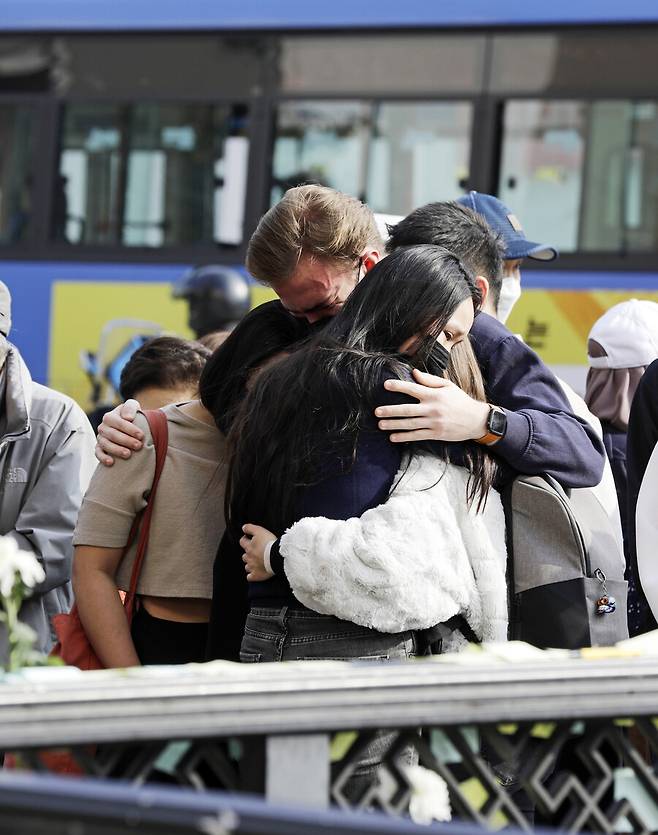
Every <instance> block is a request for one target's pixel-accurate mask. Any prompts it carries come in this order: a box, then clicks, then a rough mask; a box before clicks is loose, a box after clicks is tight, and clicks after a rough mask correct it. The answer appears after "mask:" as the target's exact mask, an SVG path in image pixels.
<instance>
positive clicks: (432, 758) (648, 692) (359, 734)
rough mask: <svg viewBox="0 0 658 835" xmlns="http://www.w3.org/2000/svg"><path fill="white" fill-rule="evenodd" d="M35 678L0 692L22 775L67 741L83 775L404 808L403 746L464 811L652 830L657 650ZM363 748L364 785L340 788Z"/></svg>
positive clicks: (4, 731)
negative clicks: (368, 757) (368, 770)
mask: <svg viewBox="0 0 658 835" xmlns="http://www.w3.org/2000/svg"><path fill="white" fill-rule="evenodd" d="M32 675H36V676H37V677H38V676H42V678H36V679H34V680H21V679H20V678H19V679H15V680H13V681H11V682H7V683H5V684H4V685H3V686H2V687H0V745H1V746H2V747H3V748H4V749H5V750H8V751H12V752H18V754H19V756H20V758H21V759H22V761H23V762H24V763H25V764H26V765H27V766H28V767H30V768H32V769H37V770H48V768H49V767H51V766H52V764H53V759H52V758H51V757H47V756H46V757H44V753H43V752H44V751H46V750H48V749H50V750H52V749H60V748H66V749H68V750H69V751H70V752H71V753H72V755H73V756H74V757H75V760H76V762H77V764H78V765H79V768H80V771H82V772H84V773H85V774H88V775H94V776H101V777H107V776H111V777H124V778H128V779H130V780H132V781H133V782H135V783H138V784H140V783H145V782H149V781H152V780H154V779H155V780H160V781H164V782H169V783H175V784H178V785H185V786H193V787H195V788H204V787H207V788H227V789H230V790H238V789H244V788H251V789H253V788H254V787H256V788H262V789H263V791H264V793H265V796H266V797H267V798H268V800H270V801H277V802H282V803H291V804H295V805H299V804H305V805H311V806H315V807H317V808H322V807H327V806H328V805H329V803H330V802H332V803H333V804H337V805H339V806H341V807H343V808H350V807H357V808H372V807H375V808H379V809H381V810H384V811H386V812H389V813H391V814H404V813H405V812H406V810H407V809H408V805H409V799H410V796H411V786H410V782H409V779H408V776H407V772H406V771H405V769H404V768H403V767H402V766H401V763H402V762H403V760H404V759H405V757H407V758H408V755H409V752H410V751H411V752H412V761H413V760H415V761H417V762H419V763H420V764H421V765H422V766H424V767H425V768H428V769H431V770H433V771H436V772H437V773H438V774H439V775H440V776H441V777H442V778H443V779H444V780H445V782H446V783H447V786H448V790H449V794H450V800H451V806H452V810H453V815H454V816H455V817H458V818H461V819H463V820H464V819H465V820H471V821H473V822H475V823H476V824H479V825H482V826H486V827H489V828H492V829H498V828H500V827H501V826H503V825H512V826H517V827H519V828H521V829H523V830H526V831H530V830H531V829H532V828H533V825H534V822H535V821H537V820H540V821H542V822H543V823H546V824H551V825H559V826H561V827H562V828H565V829H567V830H569V831H574V832H577V831H598V832H619V831H636V832H651V831H656V830H658V778H657V774H656V767H655V763H656V762H657V761H658V732H657V730H656V724H655V722H654V719H653V717H654V716H658V659H655V660H653V659H643V658H634V659H633V658H631V659H627V658H626V659H618V660H615V659H607V660H600V661H594V660H585V659H583V658H579V657H573V658H571V657H570V658H566V659H563V660H552V659H551V658H550V657H547V658H546V660H544V659H542V660H540V661H531V662H524V663H523V664H503V663H500V664H498V663H488V664H473V665H468V666H465V665H461V664H456V663H449V662H446V661H445V660H441V661H434V660H431V659H428V660H420V661H415V662H399V663H395V662H391V663H387V664H377V663H368V662H366V663H358V662H357V663H343V662H293V663H287V664H253V665H248V664H242V665H233V664H227V663H221V662H215V663H214V664H208V665H200V666H189V667H185V668H160V669H157V668H152V669H150V670H148V669H139V670H138V669H135V670H131V671H104V672H99V673H84V674H83V673H79V674H77V675H76V674H75V673H72V677H71V678H70V679H68V680H67V679H62V680H59V679H58V678H57V675H58V673H55V675H54V677H52V678H51V677H50V676H49V674H48V671H45V672H37V673H36V674H32ZM420 729H422V731H421V730H420ZM382 731H387V733H386V734H382V733H381V732H382ZM373 742H376V743H377V744H378V745H379V752H380V755H381V756H380V759H381V761H382V765H381V767H380V768H379V770H378V771H377V780H376V782H374V783H373V782H371V783H369V784H368V785H367V786H366V787H365V788H364V789H363V791H362V792H361V793H360V794H359V793H357V794H355V793H354V791H352V790H348V789H349V787H350V785H351V782H352V781H353V779H354V778H355V775H357V774H358V773H359V769H360V766H361V764H362V762H363V757H364V752H366V751H367V750H368V746H371V745H372V744H373ZM254 764H255V765H254ZM252 766H253V767H252ZM260 772H262V773H260ZM256 777H258V780H256ZM254 781H256V782H259V781H260V782H259V785H257V786H255V785H254Z"/></svg>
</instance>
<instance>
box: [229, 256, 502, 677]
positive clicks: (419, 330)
mask: <svg viewBox="0 0 658 835" xmlns="http://www.w3.org/2000/svg"><path fill="white" fill-rule="evenodd" d="M479 302H480V296H479V291H478V289H477V286H476V284H475V282H474V280H473V278H472V276H471V275H470V274H469V273H468V272H467V271H466V270H465V269H464V267H463V266H462V265H461V263H460V262H459V261H458V260H457V258H455V257H454V256H453V255H452V254H451V253H449V252H447V250H444V249H442V248H440V247H433V246H417V247H410V248H407V249H402V250H400V251H398V252H395V253H393V254H392V255H390V256H389V257H388V258H386V259H385V260H384V261H382V262H380V263H379V264H377V265H376V266H375V267H374V268H373V269H372V270H371V271H370V272H369V273H368V274H367V276H366V277H365V278H364V279H363V280H362V281H361V282H360V284H359V285H358V286H357V287H356V289H355V290H354V291H353V292H352V294H351V296H350V297H349V299H348V300H347V302H346V303H345V305H344V307H343V309H342V311H341V312H340V313H339V314H338V315H337V316H335V317H334V319H333V320H332V321H331V322H330V323H329V324H328V325H326V326H325V327H324V329H323V330H322V332H321V333H319V334H318V335H316V336H315V337H313V338H312V339H311V340H310V341H309V342H308V343H306V344H305V345H304V346H303V347H302V348H300V349H298V350H297V351H295V352H294V353H293V354H292V355H291V356H289V357H288V358H287V359H284V360H282V361H281V362H279V363H277V364H276V365H275V366H274V367H272V368H271V369H268V370H266V371H265V372H263V374H262V375H261V377H260V378H259V379H258V381H257V382H256V383H255V384H254V387H253V389H252V391H251V392H250V394H249V396H248V397H247V399H246V401H245V402H244V404H243V406H242V408H241V410H240V412H239V414H238V415H237V417H236V419H235V421H234V422H233V426H232V429H231V434H230V437H229V445H230V448H231V453H230V456H231V458H230V465H229V466H230V471H229V479H228V488H227V494H226V514H227V524H228V529H227V536H228V537H232V538H233V541H234V542H237V541H238V540H242V542H241V545H242V548H243V549H245V551H246V550H248V548H249V546H250V544H251V540H252V538H253V539H257V538H258V539H259V545H260V544H262V543H261V542H260V533H261V531H262V530H265V531H266V532H268V531H271V532H272V534H271V536H273V537H280V536H281V535H282V534H284V532H285V531H286V530H288V529H290V528H291V527H292V526H294V525H295V523H297V522H299V521H300V520H302V519H304V518H318V517H324V518H325V519H327V518H328V519H330V520H348V519H355V518H359V517H361V516H362V515H363V514H364V513H367V512H368V511H369V510H371V509H374V508H376V507H377V506H379V505H382V504H384V503H386V501H387V500H388V499H389V496H390V495H391V494H392V495H393V496H394V495H395V490H396V478H397V477H398V474H399V472H400V471H401V465H402V464H403V462H402V458H401V453H400V448H399V447H398V446H396V445H395V444H392V443H390V442H389V440H388V436H387V435H386V433H383V432H381V431H380V430H379V429H378V427H377V423H376V420H375V417H374V410H375V408H376V407H377V406H379V405H381V404H382V403H386V402H400V400H399V395H393V394H392V393H390V392H388V391H387V390H386V389H385V388H384V381H385V380H387V379H390V378H391V377H397V378H400V379H408V378H409V376H410V372H411V369H412V368H420V369H422V370H426V371H428V372H431V373H434V374H437V373H439V374H443V373H444V372H445V371H446V368H447V367H448V365H449V362H450V351H451V349H452V348H453V347H454V346H455V345H457V344H458V343H460V342H461V341H462V340H464V338H465V337H466V336H467V334H468V331H469V329H470V327H471V325H472V322H473V317H474V315H475V312H476V310H477V307H478V305H479ZM467 372H468V373H467V374H466V375H464V376H467V377H469V379H470V380H471V382H472V381H474V380H475V381H476V382H479V385H480V395H482V388H481V378H479V371H478V369H477V366H476V364H475V363H474V362H473V363H470V364H469V365H468V368H467ZM469 393H472V394H475V392H469ZM481 399H483V398H482V397H481ZM409 402H410V401H409ZM449 446H450V445H442V444H436V443H434V444H432V445H431V458H432V460H433V461H434V469H433V471H432V472H433V473H434V476H435V478H434V481H435V482H438V481H441V479H442V477H443V475H444V473H445V471H446V468H447V467H448V463H447V462H448V457H449V449H448V447H449ZM460 449H461V450H462V452H463V459H462V463H463V464H464V465H465V466H466V468H467V469H468V477H467V478H465V479H464V481H463V484H464V491H463V495H462V496H460V497H459V498H458V499H457V501H458V502H459V503H460V504H461V506H463V507H464V508H465V507H466V506H467V504H468V503H472V502H473V501H475V500H477V502H478V504H482V503H484V502H485V501H486V498H487V496H488V494H489V490H490V488H491V485H492V481H493V474H494V467H493V463H492V460H491V459H490V458H489V456H488V454H487V452H486V450H485V449H484V448H483V447H481V446H478V445H477V444H465V445H463V446H462V445H460ZM412 452H413V450H412ZM403 471H404V467H403V470H402V472H403ZM427 472H428V471H427V470H425V476H427ZM431 484H432V482H431V481H430V482H429V483H427V484H426V486H427V487H430V486H431ZM441 515H442V508H441V507H440V506H437V508H436V518H437V520H439V521H440V519H441ZM501 515H502V514H501ZM245 525H257V526H259V528H258V530H257V531H256V534H257V536H253V537H252V536H251V535H248V536H244V531H243V527H244V526H245ZM247 530H248V531H250V530H251V529H250V528H248V529H247ZM410 533H411V531H410ZM372 547H373V548H374V549H376V548H377V543H376V542H373V543H372ZM219 558H220V559H221V558H222V555H221V549H220V557H219ZM421 559H423V555H422V554H420V555H419V560H421ZM307 560H308V570H309V572H312V571H313V569H314V564H313V561H314V554H313V553H312V552H310V553H308V554H307ZM414 628H417V625H416V624H414V625H413V626H410V627H407V628H403V629H400V630H399V631H395V632H394V631H391V630H390V629H389V630H388V631H378V630H375V629H373V628H370V627H369V626H364V625H360V624H359V623H358V621H357V620H356V619H355V620H354V621H353V620H348V619H346V614H345V613H344V612H342V613H341V617H340V618H339V617H336V616H334V615H333V614H320V613H319V612H317V611H313V610H311V609H310V608H308V607H307V606H304V605H303V603H302V602H301V601H300V600H299V599H298V598H297V597H296V596H295V594H294V593H293V590H292V589H291V587H290V584H289V583H288V581H287V578H286V574H285V572H277V573H276V574H275V575H274V576H271V577H270V578H269V579H266V580H260V581H258V582H252V583H251V584H250V586H249V614H248V617H247V620H246V628H245V632H244V638H243V640H242V647H241V660H243V661H275V660H287V659H300V658H334V659H336V658H340V659H350V658H376V659H387V658H393V657H402V658H404V657H408V656H410V655H412V654H413V652H414V643H413V634H412V631H411V630H412V629H414Z"/></svg>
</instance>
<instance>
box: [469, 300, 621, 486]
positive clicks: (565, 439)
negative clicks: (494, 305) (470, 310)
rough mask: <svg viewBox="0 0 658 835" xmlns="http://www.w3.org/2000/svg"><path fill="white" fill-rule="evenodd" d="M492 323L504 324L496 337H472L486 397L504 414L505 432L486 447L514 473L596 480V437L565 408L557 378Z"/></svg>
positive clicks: (600, 460)
mask: <svg viewBox="0 0 658 835" xmlns="http://www.w3.org/2000/svg"><path fill="white" fill-rule="evenodd" d="M485 315H486V314H481V316H485ZM477 318H478V319H480V316H478V317H477ZM486 318H487V319H488V320H491V317H486ZM491 321H495V320H491ZM496 325H497V326H498V328H503V329H504V333H502V334H501V335H500V336H501V338H498V339H496V340H495V341H493V340H490V341H489V345H488V346H487V344H486V340H483V343H484V344H478V338H477V336H478V335H477V333H476V334H474V336H475V338H474V339H473V340H472V341H473V348H474V350H475V353H476V356H477V358H478V362H480V366H481V367H482V370H483V374H484V381H485V386H486V389H487V397H488V399H489V401H490V402H491V403H493V404H495V405H496V406H500V407H501V408H502V409H504V410H505V413H506V415H507V433H506V435H505V437H504V438H503V439H502V440H501V441H499V442H498V443H497V444H496V445H495V446H494V447H492V448H491V449H492V452H493V453H494V454H495V455H496V456H497V457H499V458H501V459H502V461H503V462H504V463H505V464H507V465H509V466H511V467H512V468H513V469H514V470H516V471H517V472H519V473H527V474H529V475H539V474H542V473H546V474H548V475H551V476H553V478H555V479H556V480H557V481H559V482H560V484H562V485H563V486H564V487H592V486H594V485H595V484H598V483H599V482H600V481H601V477H602V475H603V465H604V461H605V449H604V446H603V442H602V440H601V439H600V438H599V437H598V436H597V434H596V432H595V431H594V429H593V428H592V427H591V426H590V425H589V423H587V421H585V420H583V419H581V418H579V417H577V416H576V415H574V414H573V413H572V412H571V409H570V406H569V403H568V401H567V399H566V396H565V395H564V393H563V391H562V388H561V387H560V384H559V382H558V381H557V379H556V378H555V376H554V375H553V374H552V372H551V371H550V370H549V369H548V368H547V367H546V365H544V363H543V362H542V361H541V359H540V358H539V357H538V356H537V354H535V352H534V351H533V350H532V349H530V348H528V346H527V345H526V344H525V343H524V342H522V341H521V340H520V339H519V338H518V337H516V336H514V334H512V333H510V331H508V330H507V329H506V328H504V326H503V325H501V324H500V323H498V322H497V323H496ZM488 326H489V325H488V324H487V327H488ZM490 349H492V350H490Z"/></svg>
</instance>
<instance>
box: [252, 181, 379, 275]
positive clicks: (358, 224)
mask: <svg viewBox="0 0 658 835" xmlns="http://www.w3.org/2000/svg"><path fill="white" fill-rule="evenodd" d="M368 246H372V247H374V248H376V249H378V250H380V251H381V250H382V249H383V241H382V239H381V237H380V235H379V232H378V231H377V224H376V223H375V217H374V215H373V213H372V212H371V211H370V209H369V208H368V207H367V206H365V205H364V204H363V203H361V201H360V200H357V199H356V198H355V197H350V196H349V195H348V194H343V193H342V192H340V191H335V190H334V189H332V188H327V187H325V186H297V187H296V188H291V189H289V190H288V191H287V192H286V193H285V194H284V195H283V197H282V198H281V200H280V201H279V202H278V203H277V204H276V205H275V206H273V207H272V208H271V209H270V210H269V211H268V212H266V214H264V215H263V217H262V218H261V220H260V223H259V224H258V226H257V227H256V231H255V232H254V234H253V235H252V236H251V240H250V241H249V245H248V247H247V259H246V265H247V269H248V270H249V272H250V273H251V274H252V275H253V277H254V278H256V279H258V281H261V282H262V283H263V284H271V285H277V284H280V283H281V282H282V281H285V280H286V279H288V278H290V276H291V275H292V273H293V272H294V271H295V269H296V268H297V265H298V264H299V259H300V258H301V257H302V255H311V256H313V257H316V258H320V259H322V258H331V259H337V260H341V261H346V262H350V261H356V260H357V259H358V258H359V257H360V256H361V254H362V253H363V250H364V249H365V248H366V247H368Z"/></svg>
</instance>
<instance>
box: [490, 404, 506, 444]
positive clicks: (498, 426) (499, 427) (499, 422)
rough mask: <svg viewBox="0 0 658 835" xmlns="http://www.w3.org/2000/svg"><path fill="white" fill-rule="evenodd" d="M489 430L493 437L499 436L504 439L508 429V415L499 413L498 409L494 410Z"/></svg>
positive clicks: (491, 414)
mask: <svg viewBox="0 0 658 835" xmlns="http://www.w3.org/2000/svg"><path fill="white" fill-rule="evenodd" d="M487 428H488V429H489V432H491V434H492V435H498V436H499V437H500V438H502V437H503V435H504V434H505V431H506V429H507V415H506V414H505V412H499V411H498V409H492V410H491V412H489V420H488V421H487Z"/></svg>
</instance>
